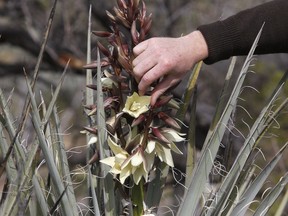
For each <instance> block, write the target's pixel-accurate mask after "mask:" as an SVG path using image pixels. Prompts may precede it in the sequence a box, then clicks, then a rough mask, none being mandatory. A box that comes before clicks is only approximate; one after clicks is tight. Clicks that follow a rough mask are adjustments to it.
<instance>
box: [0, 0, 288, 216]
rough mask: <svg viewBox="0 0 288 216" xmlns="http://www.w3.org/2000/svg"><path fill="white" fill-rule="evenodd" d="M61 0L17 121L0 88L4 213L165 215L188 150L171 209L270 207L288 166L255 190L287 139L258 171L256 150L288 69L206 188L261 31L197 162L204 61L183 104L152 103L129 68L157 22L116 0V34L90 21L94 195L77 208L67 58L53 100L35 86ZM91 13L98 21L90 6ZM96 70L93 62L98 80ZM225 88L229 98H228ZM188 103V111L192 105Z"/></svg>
mask: <svg viewBox="0 0 288 216" xmlns="http://www.w3.org/2000/svg"><path fill="white" fill-rule="evenodd" d="M56 3H57V1H55V2H54V6H53V8H52V10H51V16H50V18H49V22H48V25H47V30H46V33H45V37H44V41H43V46H42V49H41V50H40V54H39V58H38V62H37V65H36V67H35V71H34V76H33V78H32V81H29V78H28V77H27V78H26V80H27V88H28V92H27V99H26V103H25V107H24V109H23V114H22V118H21V119H20V120H19V122H18V124H15V119H14V116H13V112H12V109H11V107H10V106H9V103H10V101H11V100H12V98H13V95H10V96H8V97H7V96H6V95H5V94H4V93H3V92H2V90H1V89H0V122H1V123H0V156H1V158H2V161H1V167H0V176H1V177H2V176H4V173H6V183H5V185H4V189H3V190H4V191H3V193H2V197H1V201H0V213H1V215H67V216H68V215H69V216H71V215H81V214H84V213H85V214H86V213H87V214H91V215H107V216H110V215H135V216H137V215H159V214H161V211H160V205H161V200H162V198H163V197H162V194H163V193H162V192H163V190H164V189H165V184H166V178H167V176H168V175H169V170H170V168H171V167H173V166H174V162H173V156H172V152H174V153H177V154H184V153H186V154H187V165H186V166H187V167H186V179H185V186H186V190H185V194H184V196H183V198H182V199H181V205H180V207H179V208H177V209H176V210H175V213H173V212H172V213H171V214H172V215H174V214H177V215H180V216H187V215H217V216H218V215H233V216H234V215H246V214H247V213H248V212H249V213H251V212H252V213H253V214H254V215H265V214H267V212H268V210H269V208H270V207H271V206H272V205H273V204H274V203H275V200H276V199H277V197H279V195H280V194H281V192H282V191H283V189H284V188H285V187H286V186H287V181H288V176H287V173H286V174H284V175H283V177H282V178H281V179H280V180H279V183H277V184H276V185H275V186H274V187H273V188H272V189H271V190H270V191H269V193H268V194H267V195H265V196H264V197H263V198H258V197H257V195H258V194H259V191H260V190H261V189H262V188H263V184H264V183H265V182H266V181H267V178H268V177H269V175H270V174H271V172H272V171H273V169H274V168H275V166H276V165H277V162H278V161H279V160H280V159H281V157H282V155H283V152H284V151H285V149H286V147H287V144H285V145H284V146H283V147H282V149H281V150H280V151H279V152H278V153H277V154H276V155H275V157H274V158H273V159H272V160H271V161H269V162H267V165H266V166H265V167H264V168H263V169H262V170H261V172H259V173H256V172H255V162H254V161H255V154H254V153H255V152H257V151H258V143H259V142H260V140H261V139H262V138H263V137H264V135H265V133H266V131H267V130H268V129H269V127H271V126H273V123H274V122H275V119H277V117H278V115H279V114H280V113H281V112H282V111H283V110H284V109H285V108H286V106H287V103H288V99H287V98H285V99H284V100H282V101H281V102H280V103H279V101H280V100H279V95H280V92H281V89H282V88H283V86H284V84H285V81H286V78H287V74H285V75H284V76H283V78H282V79H281V80H280V81H279V84H278V85H277V86H276V88H275V91H274V92H273V93H272V95H271V97H270V98H269V100H268V101H267V105H266V106H264V107H263V109H262V111H261V113H260V114H259V116H258V118H256V120H255V122H254V124H253V125H252V126H251V127H250V130H249V134H248V135H247V136H246V137H244V142H243V147H242V149H241V150H240V151H239V153H238V155H237V156H236V157H235V159H234V161H233V163H232V164H233V165H232V166H231V168H230V169H229V170H228V169H227V170H224V171H222V170H220V171H222V173H224V174H223V177H222V179H223V180H222V181H221V183H220V186H218V187H217V188H216V189H214V190H211V191H209V194H208V195H206V194H207V190H206V189H207V187H208V185H209V184H210V183H211V182H210V181H209V176H210V175H211V170H213V169H215V166H217V165H216V162H215V161H216V157H217V153H218V149H219V147H220V145H221V142H222V140H223V136H224V133H227V132H228V134H229V133H231V134H232V132H231V131H232V129H233V127H234V125H233V119H234V118H233V115H234V113H235V109H236V108H237V103H238V98H239V95H240V94H241V93H242V91H243V83H244V80H245V77H246V74H247V72H248V70H249V66H250V63H251V60H252V58H253V52H254V50H255V48H256V46H257V42H258V40H259V38H260V37H261V31H260V32H259V35H258V36H257V38H256V40H255V43H254V44H253V46H252V48H251V51H250V53H249V54H248V56H247V59H246V61H245V63H244V65H243V68H242V69H241V71H240V73H239V75H238V80H237V81H236V83H235V85H234V88H233V90H232V92H229V88H228V86H229V85H230V79H231V75H232V73H233V71H234V65H235V60H236V59H235V58H233V59H232V62H231V65H230V68H229V70H228V73H227V76H226V79H225V84H224V87H223V90H222V94H221V96H220V99H219V102H218V105H217V109H216V113H215V117H214V119H213V122H212V123H211V127H210V130H209V132H208V134H207V138H206V140H205V143H204V146H203V148H202V151H201V156H200V159H199V160H198V161H197V163H196V164H195V162H196V159H195V158H194V157H193V156H194V152H195V151H196V149H195V144H194V140H195V125H196V123H195V121H196V120H195V116H196V112H195V110H196V106H197V104H196V96H197V91H196V83H197V78H198V75H199V72H200V70H201V63H199V64H198V65H197V66H196V67H195V68H194V70H193V71H192V73H191V76H190V80H189V82H188V85H187V88H186V92H185V93H184V96H183V98H182V101H183V102H176V100H175V99H176V98H174V97H173V95H172V94H166V95H163V96H162V97H161V98H160V99H159V100H158V101H157V102H156V104H155V105H154V106H153V107H151V106H150V95H149V94H150V92H147V95H145V96H139V95H138V94H137V84H136V82H135V80H134V78H133V76H132V75H131V71H132V70H133V68H132V64H131V62H132V60H133V53H132V49H133V47H134V46H135V45H137V44H138V43H140V42H141V41H143V40H145V38H146V37H147V35H148V33H149V29H150V27H151V23H152V16H151V15H148V16H147V14H146V6H145V3H144V2H143V1H140V0H118V1H117V6H115V8H114V9H113V12H107V19H109V20H110V22H111V31H109V32H108V31H107V32H106V31H91V21H89V24H88V40H87V41H88V43H87V46H88V51H87V63H88V64H87V65H86V66H85V67H86V68H87V76H86V77H87V79H86V80H87V88H86V103H85V104H84V105H83V106H84V110H85V111H86V114H87V119H88V124H87V126H85V127H84V132H85V133H86V135H87V166H85V167H84V168H83V169H82V170H84V171H85V176H87V178H86V179H87V187H86V185H85V187H86V188H87V191H88V192H89V196H88V197H87V200H88V202H87V210H85V212H84V210H83V209H82V208H81V207H80V206H81V205H84V204H82V203H79V202H78V201H77V199H76V196H75V188H74V187H73V181H72V177H73V174H72V172H71V171H70V170H69V169H70V168H69V166H68V159H67V155H66V152H65V148H64V147H65V146H64V142H63V137H62V136H61V135H60V134H61V130H60V124H61V122H60V120H59V116H58V112H57V108H56V105H55V104H56V100H57V97H58V95H59V92H60V88H61V85H62V83H63V81H64V77H65V73H66V71H67V67H68V64H67V67H66V68H65V69H64V72H63V75H62V78H61V80H60V81H59V84H58V86H57V88H56V89H55V90H54V91H53V92H52V93H51V95H52V96H51V100H50V101H49V103H47V101H45V100H44V98H43V97H41V94H40V99H41V100H40V101H39V102H38V101H37V100H36V96H35V95H36V94H38V93H37V92H35V88H34V86H35V83H36V82H37V77H38V73H39V66H40V64H41V60H42V55H43V52H44V48H45V44H46V42H47V38H48V35H49V30H50V27H51V23H52V20H53V16H54V10H55V7H56ZM89 17H90V20H91V8H90V13H89ZM91 32H92V33H93V34H94V35H96V36H97V37H98V38H99V41H98V43H97V47H98V50H99V51H100V52H101V55H100V52H99V51H98V53H97V54H98V55H97V60H96V61H95V62H91V57H90V56H91V43H90V41H91V38H90V36H91ZM93 69H96V71H95V72H96V76H95V77H96V78H95V80H94V79H93ZM152 88H153V87H152ZM226 95H230V97H229V98H228V99H226V100H225V98H226V97H224V96H226ZM191 101H192V106H191V110H189V111H188V106H189V104H190V103H191ZM188 112H190V116H191V119H190V122H189V130H188V132H187V134H184V133H180V130H181V128H183V125H182V122H183V119H184V116H185V115H186V114H187V113H188ZM173 113H176V114H173ZM29 119H30V120H31V122H32V123H33V126H34V133H33V132H32V131H31V133H33V134H34V135H33V137H34V139H33V141H32V142H31V143H29V145H27V146H25V145H23V143H24V142H25V138H24V137H23V135H22V131H23V130H24V128H25V123H26V122H27V121H28V120H29ZM31 136H32V134H31ZM178 142H179V144H177V143H178ZM186 144H187V145H188V147H187V152H181V151H180V150H179V148H178V147H177V145H186ZM183 158H184V156H183ZM251 161H252V162H251ZM43 164H45V166H46V167H47V169H48V175H47V176H43V175H41V174H40V172H39V169H40V167H42V166H43ZM194 164H195V165H194ZM287 199H288V197H287V193H286V195H284V196H283V200H282V201H281V203H280V205H279V208H278V211H277V212H276V213H275V214H276V215H277V216H278V215H281V214H283V213H284V209H285V205H286V204H287ZM256 200H257V202H258V203H259V204H258V205H257V206H256V207H253V209H254V210H253V211H252V210H250V206H251V205H252V204H253V203H254V202H255V201H256ZM176 211H177V213H176Z"/></svg>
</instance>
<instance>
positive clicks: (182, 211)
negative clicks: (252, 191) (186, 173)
mask: <svg viewBox="0 0 288 216" xmlns="http://www.w3.org/2000/svg"><path fill="white" fill-rule="evenodd" d="M261 31H262V28H261V30H260V32H259V34H258V35H257V37H256V40H255V41H254V43H253V46H252V48H251V50H250V52H249V54H248V56H247V58H246V61H245V63H244V65H243V68H242V69H241V72H240V74H239V77H238V80H237V82H236V84H235V87H234V89H233V91H232V94H231V96H230V98H229V100H228V102H227V105H226V107H225V109H224V111H223V114H222V116H221V117H220V119H219V122H218V123H217V125H216V126H215V128H212V130H211V131H210V132H209V133H208V135H207V137H206V140H205V143H204V146H203V150H202V154H201V157H200V159H199V161H198V164H197V166H196V168H195V169H194V171H193V174H192V178H191V182H190V184H189V185H190V186H189V188H188V190H187V191H186V193H185V195H184V201H183V202H182V203H181V206H180V208H179V211H178V215H179V216H186V215H193V213H194V212H195V211H196V209H197V205H198V203H199V201H200V198H201V196H202V193H203V191H204V189H205V183H206V182H207V181H208V179H209V173H210V171H211V169H212V167H213V164H214V159H215V157H216V154H217V151H218V149H219V146H220V144H221V140H222V138H223V135H224V132H225V130H226V125H227V124H228V121H229V119H230V116H231V113H232V111H233V110H234V108H235V106H236V102H237V98H238V95H239V94H240V91H241V88H242V84H243V82H244V79H245V75H246V73H247V71H248V68H249V63H250V61H251V59H252V56H253V53H254V50H255V49H256V45H257V43H258V40H259V37H260V34H261Z"/></svg>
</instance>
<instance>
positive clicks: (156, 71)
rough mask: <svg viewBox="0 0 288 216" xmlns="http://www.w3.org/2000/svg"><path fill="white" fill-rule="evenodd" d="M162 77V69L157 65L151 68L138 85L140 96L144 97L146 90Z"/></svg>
mask: <svg viewBox="0 0 288 216" xmlns="http://www.w3.org/2000/svg"><path fill="white" fill-rule="evenodd" d="M162 76H163V70H162V67H161V66H160V65H159V64H156V65H155V66H154V67H153V68H151V69H150V70H149V71H147V73H145V74H144V75H143V76H142V77H141V79H140V82H139V84H138V91H139V94H140V95H144V94H145V92H146V90H147V88H148V87H149V86H150V85H151V84H152V83H153V82H154V81H156V80H157V79H159V78H160V77H162Z"/></svg>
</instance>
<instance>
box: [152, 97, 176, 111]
mask: <svg viewBox="0 0 288 216" xmlns="http://www.w3.org/2000/svg"><path fill="white" fill-rule="evenodd" d="M172 98H173V95H168V96H161V97H160V99H158V101H157V102H156V103H155V105H154V108H157V107H161V106H163V105H165V104H167V103H168V102H169V101H170V100H171V99H172Z"/></svg>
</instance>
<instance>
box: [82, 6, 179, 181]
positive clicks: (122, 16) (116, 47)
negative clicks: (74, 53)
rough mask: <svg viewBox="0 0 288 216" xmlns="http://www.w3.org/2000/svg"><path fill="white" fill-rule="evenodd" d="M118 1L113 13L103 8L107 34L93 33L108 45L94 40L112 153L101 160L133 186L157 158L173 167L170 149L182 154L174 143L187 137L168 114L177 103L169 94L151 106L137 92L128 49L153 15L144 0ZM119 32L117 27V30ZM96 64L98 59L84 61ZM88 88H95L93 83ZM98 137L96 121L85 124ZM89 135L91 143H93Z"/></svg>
mask: <svg viewBox="0 0 288 216" xmlns="http://www.w3.org/2000/svg"><path fill="white" fill-rule="evenodd" d="M141 3H142V4H141V7H140V1H139V0H118V1H117V4H118V7H115V8H114V9H113V11H114V13H113V14H112V13H110V12H107V15H108V17H109V19H110V21H111V32H103V31H97V32H93V33H94V34H95V35H97V36H99V37H104V38H106V39H107V40H106V42H108V44H109V45H108V46H107V47H105V46H104V45H103V44H102V43H100V42H98V43H97V46H98V48H99V50H100V51H101V53H102V58H101V68H102V69H104V71H103V75H104V76H103V77H101V81H102V88H103V92H105V99H104V107H105V111H106V116H105V118H106V128H107V131H108V139H107V143H108V146H109V148H110V150H111V153H112V156H111V157H108V158H101V160H100V162H101V163H103V164H106V165H108V166H110V167H111V169H110V173H112V174H113V175H114V176H115V178H117V179H119V181H120V182H121V183H122V184H125V182H126V181H127V179H129V177H130V176H131V177H132V178H131V179H132V180H133V181H134V183H135V184H139V182H140V181H141V179H144V180H145V181H147V180H148V178H149V174H150V171H151V170H152V169H153V168H154V166H155V161H156V160H158V161H161V162H163V163H166V164H167V165H169V166H171V167H173V166H174V163H173V159H172V151H173V152H175V153H178V154H182V153H181V151H180V150H179V149H178V148H177V146H176V144H175V143H176V142H182V141H184V140H185V138H184V135H185V134H182V133H180V132H179V130H180V125H179V124H178V122H177V121H176V120H175V119H174V118H173V117H171V110H173V109H177V108H179V107H178V104H177V103H176V102H175V100H173V98H172V96H171V95H168V96H167V95H166V96H162V97H160V99H158V101H157V102H156V104H155V105H154V106H153V107H151V106H150V99H151V97H150V96H149V95H145V96H139V95H138V94H137V87H135V83H136V82H135V80H134V78H133V77H132V75H131V72H132V64H131V62H132V59H133V54H132V49H133V47H134V46H135V45H137V44H138V43H139V42H141V41H143V40H144V39H145V37H146V35H147V34H148V31H149V29H150V27H151V15H149V16H147V15H146V7H145V4H144V2H143V1H141ZM120 30H121V31H120ZM86 68H92V69H93V68H97V63H96V62H93V63H91V64H89V65H86ZM88 87H90V88H92V89H95V90H97V86H95V85H89V86H88ZM85 108H86V109H88V110H89V113H88V115H94V114H95V113H96V111H97V105H95V104H92V105H91V104H90V105H85ZM85 129H86V130H87V131H88V132H90V133H93V134H95V135H96V136H97V125H96V126H94V127H85ZM96 136H95V137H93V138H92V140H90V142H89V143H90V144H91V143H97V138H96Z"/></svg>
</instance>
